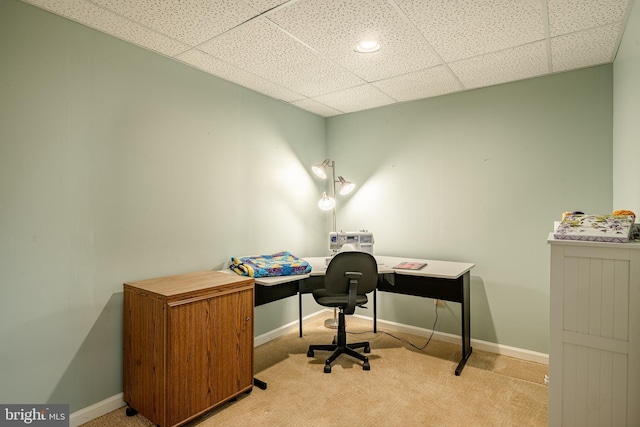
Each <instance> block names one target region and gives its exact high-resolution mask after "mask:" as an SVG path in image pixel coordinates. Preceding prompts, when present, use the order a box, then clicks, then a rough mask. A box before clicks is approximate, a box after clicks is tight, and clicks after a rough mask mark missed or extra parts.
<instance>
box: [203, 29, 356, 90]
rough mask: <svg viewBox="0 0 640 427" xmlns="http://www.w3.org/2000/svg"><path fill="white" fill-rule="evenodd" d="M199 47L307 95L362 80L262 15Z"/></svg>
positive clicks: (335, 88) (351, 84)
mask: <svg viewBox="0 0 640 427" xmlns="http://www.w3.org/2000/svg"><path fill="white" fill-rule="evenodd" d="M200 48H201V49H202V50H203V51H205V52H207V53H209V54H211V55H213V56H215V57H217V58H220V59H222V60H223V61H225V62H228V63H230V64H233V65H235V66H236V67H239V68H242V69H244V70H246V71H248V72H250V73H252V74H254V75H257V76H261V77H263V78H265V79H266V80H269V81H272V82H274V83H277V84H279V85H281V86H284V87H286V88H289V89H290V90H292V91H294V92H298V93H300V94H302V95H305V96H307V97H312V96H315V95H319V94H322V93H327V92H333V91H336V90H341V89H344V88H347V87H350V86H354V85H357V84H362V83H363V81H362V80H361V79H360V78H358V77H357V76H355V75H354V74H352V73H350V72H348V71H347V70H345V69H344V68H342V67H340V66H339V65H337V64H335V63H334V62H332V61H331V60H329V59H327V58H324V57H322V56H320V55H318V54H317V53H316V52H314V51H313V50H311V49H309V48H308V47H306V46H305V45H303V44H302V43H299V42H298V41H296V40H294V39H292V38H291V37H289V36H288V35H287V34H286V33H285V32H283V31H282V30H280V29H279V28H277V27H276V26H275V25H273V24H272V23H271V22H270V21H268V20H266V19H265V18H257V19H255V20H253V21H251V22H247V23H246V24H245V25H242V26H241V27H237V28H235V29H234V30H233V31H229V32H227V33H225V34H223V35H221V36H220V37H217V38H215V39H214V40H211V41H209V42H207V43H205V44H203V45H202V46H200Z"/></svg>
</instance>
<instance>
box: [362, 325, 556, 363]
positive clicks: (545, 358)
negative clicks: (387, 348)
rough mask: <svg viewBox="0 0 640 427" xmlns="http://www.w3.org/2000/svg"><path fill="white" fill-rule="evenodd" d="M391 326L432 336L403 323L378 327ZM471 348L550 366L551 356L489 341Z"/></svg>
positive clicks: (453, 339)
mask: <svg viewBox="0 0 640 427" xmlns="http://www.w3.org/2000/svg"><path fill="white" fill-rule="evenodd" d="M355 316H357V317H360V318H363V319H368V320H371V321H372V322H373V318H371V317H367V316H359V315H357V314H356V315H355ZM381 324H382V325H389V326H390V327H391V328H392V329H394V330H396V331H400V332H406V333H409V334H413V335H418V336H423V337H429V336H430V335H431V330H430V329H425V328H419V327H417V326H411V325H404V324H402V323H396V322H390V321H387V320H381V319H378V325H381ZM433 337H434V338H435V339H437V340H440V341H445V342H450V343H454V344H459V343H460V341H461V340H462V338H461V337H460V335H454V334H448V333H445V332H438V331H435V332H434V333H433ZM471 347H472V348H477V349H478V350H483V351H488V352H490V353H495V354H501V355H504V356H509V357H514V358H516V359H521V360H526V361H529V362H536V363H541V364H543V365H549V355H548V354H546V353H538V352H536V351H531V350H526V349H522V348H517V347H511V346H508V345H502V344H496V343H492V342H488V341H482V340H477V339H475V338H472V339H471Z"/></svg>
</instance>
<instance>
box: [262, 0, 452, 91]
mask: <svg viewBox="0 0 640 427" xmlns="http://www.w3.org/2000/svg"><path fill="white" fill-rule="evenodd" d="M269 19H271V20H272V21H273V22H275V23H277V24H278V25H279V26H281V27H282V28H284V29H285V30H286V31H288V32H289V33H291V34H292V35H294V36H295V37H297V38H299V39H300V40H302V41H303V42H304V43H306V44H307V45H309V46H310V47H312V48H313V49H315V50H316V51H318V52H320V53H322V54H323V55H327V56H328V57H330V58H331V59H333V60H335V61H336V62H338V63H339V64H341V65H342V66H344V67H345V68H347V69H349V70H351V71H353V72H354V73H355V74H357V75H359V76H360V77H362V78H363V79H364V80H366V81H369V82H370V81H374V80H380V79H384V78H388V77H390V76H393V75H398V74H404V73H408V72H411V71H416V70H419V69H423V68H427V67H432V66H434V65H438V64H440V63H441V61H440V60H439V58H438V57H437V56H436V55H434V54H433V52H432V50H431V48H430V46H429V45H428V44H427V43H426V41H425V40H424V39H423V37H421V35H420V33H419V32H418V31H417V30H416V29H415V28H414V27H412V26H410V25H409V24H408V22H407V21H406V20H405V19H404V18H403V17H402V16H401V15H400V14H399V13H398V11H397V10H396V9H394V8H393V7H392V6H391V5H390V4H389V2H387V1H385V0H373V1H371V0H370V1H365V0H352V1H348V2H345V1H342V0H302V1H299V2H296V3H294V4H292V5H291V6H287V7H284V8H282V9H280V10H278V11H276V12H275V13H273V14H270V15H269ZM366 39H375V40H378V41H379V42H380V43H381V45H382V48H381V49H380V50H379V51H378V52H375V53H369V54H362V53H358V52H356V51H355V50H354V46H355V44H356V43H357V42H358V41H361V40H366Z"/></svg>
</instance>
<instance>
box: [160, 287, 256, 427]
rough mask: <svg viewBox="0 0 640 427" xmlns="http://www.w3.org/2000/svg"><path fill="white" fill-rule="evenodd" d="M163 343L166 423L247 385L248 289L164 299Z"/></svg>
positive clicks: (250, 360) (250, 348) (249, 377)
mask: <svg viewBox="0 0 640 427" xmlns="http://www.w3.org/2000/svg"><path fill="white" fill-rule="evenodd" d="M167 347H168V348H167V367H166V369H167V390H166V393H167V394H166V402H167V405H166V409H165V410H166V420H167V421H166V424H167V426H172V425H175V424H177V423H180V422H182V421H184V420H185V419H187V418H190V417H193V416H194V415H197V414H199V413H201V412H203V411H206V410H207V409H209V408H211V407H213V406H215V405H217V404H219V403H221V402H223V401H225V400H226V399H228V398H230V397H231V396H233V395H235V394H237V393H239V392H240V391H242V390H244V389H248V388H249V387H250V386H251V384H252V382H253V290H252V289H249V290H244V291H240V292H232V293H227V294H224V295H221V296H215V297H212V298H207V299H200V300H197V301H190V302H185V303H176V304H172V305H170V306H169V309H168V312H167Z"/></svg>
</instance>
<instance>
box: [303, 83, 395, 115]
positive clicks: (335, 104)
mask: <svg viewBox="0 0 640 427" xmlns="http://www.w3.org/2000/svg"><path fill="white" fill-rule="evenodd" d="M314 99H315V100H316V101H318V102H320V103H322V104H325V105H328V106H329V107H332V108H335V109H336V110H338V111H342V112H344V113H351V112H353V111H360V110H367V109H369V108H375V107H380V106H382V105H388V104H393V103H394V102H395V101H394V100H393V99H392V98H391V97H389V96H388V95H386V94H384V93H382V92H380V91H379V90H378V89H377V88H375V87H374V86H372V85H369V84H364V85H361V86H356V87H352V88H349V89H345V90H341V91H339V92H334V93H329V94H326V95H322V96H316V97H315V98H314Z"/></svg>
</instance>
